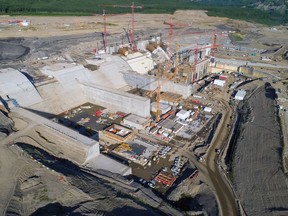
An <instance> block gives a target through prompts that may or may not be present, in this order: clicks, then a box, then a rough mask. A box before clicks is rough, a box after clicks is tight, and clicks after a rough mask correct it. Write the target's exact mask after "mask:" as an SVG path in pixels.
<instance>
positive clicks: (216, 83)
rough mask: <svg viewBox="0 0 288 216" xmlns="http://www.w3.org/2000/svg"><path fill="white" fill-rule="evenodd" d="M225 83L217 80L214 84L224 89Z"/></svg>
mask: <svg viewBox="0 0 288 216" xmlns="http://www.w3.org/2000/svg"><path fill="white" fill-rule="evenodd" d="M225 83H226V82H225V80H220V79H215V80H214V82H213V84H214V85H217V86H220V87H224V85H225Z"/></svg>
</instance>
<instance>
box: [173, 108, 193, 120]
mask: <svg viewBox="0 0 288 216" xmlns="http://www.w3.org/2000/svg"><path fill="white" fill-rule="evenodd" d="M176 116H177V117H179V118H180V119H182V120H186V119H187V118H189V116H190V112H189V111H188V110H180V111H179V112H178V113H177V114H176Z"/></svg>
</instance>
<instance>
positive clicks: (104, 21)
mask: <svg viewBox="0 0 288 216" xmlns="http://www.w3.org/2000/svg"><path fill="white" fill-rule="evenodd" d="M103 24H104V30H103V42H104V50H105V52H106V46H107V30H106V14H105V10H103Z"/></svg>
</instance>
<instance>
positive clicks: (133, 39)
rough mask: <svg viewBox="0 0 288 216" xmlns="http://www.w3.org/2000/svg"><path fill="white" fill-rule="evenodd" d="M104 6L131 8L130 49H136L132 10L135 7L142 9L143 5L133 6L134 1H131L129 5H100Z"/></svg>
mask: <svg viewBox="0 0 288 216" xmlns="http://www.w3.org/2000/svg"><path fill="white" fill-rule="evenodd" d="M102 6H106V7H115V8H131V30H130V41H131V45H132V50H133V51H137V47H136V44H135V37H134V21H135V20H134V10H135V8H140V9H143V8H144V5H142V6H135V5H134V2H132V3H131V5H102Z"/></svg>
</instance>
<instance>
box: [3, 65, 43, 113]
mask: <svg viewBox="0 0 288 216" xmlns="http://www.w3.org/2000/svg"><path fill="white" fill-rule="evenodd" d="M0 96H1V97H2V98H3V99H4V100H9V99H14V100H15V101H16V102H17V104H19V105H20V106H23V107H28V106H31V105H33V104H36V103H39V102H41V101H42V98H41V96H40V95H39V93H38V92H37V90H36V89H35V87H34V86H33V84H32V83H31V82H30V81H29V79H28V78H27V77H26V76H25V75H23V74H22V73H21V72H19V71H18V70H15V69H12V68H6V69H1V70H0Z"/></svg>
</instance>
